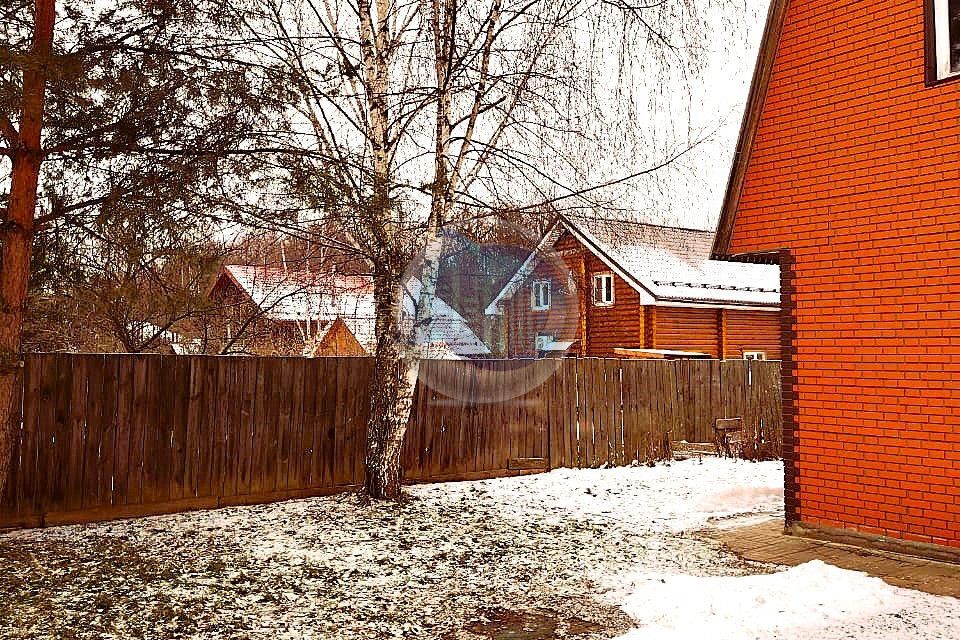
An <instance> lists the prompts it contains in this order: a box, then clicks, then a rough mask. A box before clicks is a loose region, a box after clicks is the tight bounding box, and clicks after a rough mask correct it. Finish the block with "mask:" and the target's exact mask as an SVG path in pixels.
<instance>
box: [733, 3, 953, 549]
mask: <svg viewBox="0 0 960 640" xmlns="http://www.w3.org/2000/svg"><path fill="white" fill-rule="evenodd" d="M777 249H786V250H787V251H788V253H789V256H790V262H791V264H790V271H791V278H792V280H793V281H792V283H791V287H790V288H791V291H790V292H789V296H790V298H791V302H790V303H791V305H792V309H791V310H790V314H791V317H790V324H791V325H792V336H791V340H790V342H791V344H790V347H791V348H792V356H791V360H792V362H791V363H790V368H791V370H792V371H791V376H792V379H791V380H790V383H791V384H790V385H789V388H790V393H791V394H792V396H793V397H792V398H791V402H790V405H791V406H792V408H793V411H794V412H795V415H794V416H793V418H794V428H795V434H794V436H795V438H794V443H795V447H794V449H795V450H794V456H795V459H794V460H793V461H791V463H790V465H791V466H792V467H793V474H794V481H795V483H796V486H797V487H798V489H797V494H796V496H793V497H794V498H795V499H796V504H795V508H794V509H793V510H794V511H795V514H794V515H795V517H796V518H797V519H799V520H802V521H803V522H806V523H810V524H813V525H822V526H831V527H841V528H847V529H854V530H858V531H861V532H864V533H869V534H879V535H889V536H894V537H898V538H902V539H907V540H913V541H919V542H927V543H934V544H942V545H949V546H954V547H960V81H953V82H945V83H942V84H939V85H935V86H926V85H925V83H924V11H923V1H922V0H909V1H906V2H903V1H897V0H881V1H878V2H871V3H866V2H838V1H835V0H834V1H827V0H793V1H792V2H790V5H789V8H788V11H787V15H786V19H785V24H784V28H783V32H782V36H781V39H780V44H779V49H778V52H777V56H776V59H775V62H774V66H773V71H772V76H771V82H770V85H769V89H768V92H767V97H766V101H765V104H764V108H763V112H762V116H761V119H760V125H759V129H758V130H757V135H756V138H755V143H754V147H753V150H752V153H751V156H750V160H749V163H748V166H747V172H746V179H745V182H744V187H743V191H742V193H741V198H740V203H739V208H738V213H737V218H736V224H735V227H734V232H733V236H732V241H731V246H730V253H741V252H753V251H761V250H777ZM785 406H786V405H785ZM788 493H789V491H788ZM788 498H790V496H788Z"/></svg>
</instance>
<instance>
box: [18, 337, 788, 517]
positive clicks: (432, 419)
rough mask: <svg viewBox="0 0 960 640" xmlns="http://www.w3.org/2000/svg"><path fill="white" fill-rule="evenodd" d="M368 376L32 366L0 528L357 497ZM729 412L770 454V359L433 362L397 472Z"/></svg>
mask: <svg viewBox="0 0 960 640" xmlns="http://www.w3.org/2000/svg"><path fill="white" fill-rule="evenodd" d="M372 373H373V363H372V360H370V359H368V358H317V359H303V358H254V357H229V358H227V357H214V356H156V355H114V354H110V355H103V354H39V355H31V356H28V357H27V358H26V362H25V367H24V369H23V371H22V374H21V376H20V379H19V381H18V388H17V389H18V393H19V394H20V396H19V397H20V398H21V402H18V403H17V411H16V412H15V417H14V423H13V425H12V426H13V431H12V432H13V460H12V463H11V468H10V474H9V477H8V481H7V483H6V487H5V490H4V492H3V494H2V496H0V527H11V526H36V525H38V524H43V523H44V522H46V523H66V522H85V521H93V520H104V519H110V518H116V517H130V516H137V515H144V514H148V513H163V512H171V511H178V510H183V509H189V508H205V507H212V506H214V507H215V506H218V505H227V504H248V503H255V502H263V501H269V500H276V499H283V498H288V497H302V496H307V495H320V494H324V493H331V492H335V491H341V490H344V489H347V488H353V487H356V486H358V485H359V484H360V483H362V481H363V459H364V455H365V426H366V421H367V417H368V415H369V406H368V404H367V395H368V394H367V391H368V388H369V384H370V379H371V377H372ZM734 417H739V418H742V421H743V424H744V428H745V429H747V430H751V431H750V432H751V433H754V434H756V435H757V442H759V443H760V444H761V445H762V446H763V447H764V449H765V450H766V451H774V452H776V451H779V447H780V446H781V442H780V441H781V435H780V429H781V422H780V378H779V365H778V364H777V363H763V362H745V361H727V362H719V361H685V362H679V361H678V362H667V361H637V360H624V361H621V360H612V359H557V360H538V361H531V360H526V361H520V360H489V361H475V362H461V361H425V362H423V363H422V370H421V383H420V384H418V386H417V389H416V391H415V396H414V403H413V411H412V415H411V421H410V425H409V428H408V431H407V435H406V439H405V442H404V449H403V455H402V463H403V467H404V473H405V479H406V480H407V481H413V482H428V481H435V480H455V479H472V478H482V477H498V476H507V475H517V474H522V473H535V472H537V471H541V470H544V469H547V468H556V467H598V466H601V465H624V464H631V463H633V462H635V461H645V460H650V459H655V458H657V457H662V456H664V455H666V454H667V452H668V451H667V449H668V445H669V440H671V439H673V440H681V439H685V440H688V441H691V442H704V441H711V440H712V439H713V424H714V422H715V421H716V420H717V419H718V418H734Z"/></svg>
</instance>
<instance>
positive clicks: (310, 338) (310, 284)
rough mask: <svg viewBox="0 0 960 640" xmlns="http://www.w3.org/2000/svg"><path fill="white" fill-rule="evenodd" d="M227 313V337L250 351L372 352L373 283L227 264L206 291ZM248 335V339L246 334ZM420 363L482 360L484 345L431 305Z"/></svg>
mask: <svg viewBox="0 0 960 640" xmlns="http://www.w3.org/2000/svg"><path fill="white" fill-rule="evenodd" d="M407 291H408V295H407V296H406V297H405V298H404V309H403V311H404V313H403V315H404V317H406V318H412V317H413V312H414V309H415V300H417V298H418V296H419V292H420V283H419V281H417V280H415V279H414V280H411V281H409V282H408V283H407ZM210 296H211V298H213V299H215V300H217V301H219V302H220V303H221V304H222V305H223V307H224V308H225V309H226V310H227V311H226V315H227V316H228V324H227V327H226V328H225V331H226V333H227V334H228V337H229V336H230V335H236V334H237V332H243V333H242V335H241V339H242V341H243V343H244V344H249V345H251V348H250V349H249V350H251V351H254V352H260V353H263V352H266V353H273V352H277V353H290V354H293V353H304V354H306V355H316V356H321V355H323V356H358V355H370V354H373V352H374V351H375V350H376V345H377V340H376V334H375V319H376V311H375V307H374V298H373V282H372V280H371V279H370V278H369V277H366V276H344V275H330V274H318V273H311V272H308V271H305V270H299V271H293V270H287V269H282V268H273V267H262V266H247V265H227V266H225V267H223V269H222V270H221V272H220V275H219V277H218V278H217V281H216V283H215V284H214V286H213V288H212V289H211V292H210ZM247 331H249V332H250V336H249V337H247V336H246V332H247ZM422 348H423V350H424V352H425V355H426V357H432V358H454V357H466V358H474V357H484V356H487V355H489V353H490V351H489V349H488V348H487V346H486V345H485V344H484V343H483V341H481V340H480V338H478V337H477V336H476V334H475V333H474V332H473V331H472V330H471V328H470V326H469V325H468V324H467V322H466V321H465V320H464V319H463V317H462V316H461V315H460V314H459V313H457V312H456V311H455V310H453V309H452V308H451V307H450V306H449V305H447V303H446V302H444V301H443V300H442V299H440V298H439V297H437V298H435V299H434V302H433V315H432V321H431V323H430V335H429V341H428V344H426V345H422Z"/></svg>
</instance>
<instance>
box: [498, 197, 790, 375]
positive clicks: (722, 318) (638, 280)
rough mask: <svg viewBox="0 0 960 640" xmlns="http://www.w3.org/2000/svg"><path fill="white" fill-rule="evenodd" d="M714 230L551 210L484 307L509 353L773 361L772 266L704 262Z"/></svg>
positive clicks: (776, 318) (775, 283) (776, 337)
mask: <svg viewBox="0 0 960 640" xmlns="http://www.w3.org/2000/svg"><path fill="white" fill-rule="evenodd" d="M712 243H713V233H712V232H710V231H702V230H697V229H682V228H676V227H665V226H656V225H650V224H643V223H639V222H628V221H616V220H603V219H597V218H591V217H585V216H571V215H562V216H559V217H558V218H557V220H556V222H555V223H554V224H553V225H552V226H551V228H550V229H549V230H548V231H547V233H546V234H545V236H544V238H543V240H542V241H541V242H540V245H539V246H538V248H537V250H535V251H534V252H533V253H532V254H531V255H530V256H529V257H528V259H527V260H526V262H524V264H523V265H522V266H521V268H520V269H519V270H518V271H517V273H516V274H515V275H514V277H513V278H512V279H511V280H510V281H509V282H508V283H507V284H506V286H505V287H504V288H503V290H502V291H501V292H500V293H499V294H498V295H497V296H496V297H495V298H494V300H493V301H492V302H491V303H490V305H489V306H488V307H487V313H488V314H491V315H498V316H500V318H501V323H500V325H501V328H500V334H501V339H500V350H501V352H503V353H505V354H506V355H509V356H511V357H516V356H527V355H535V354H538V353H539V354H542V353H543V352H550V351H565V352H567V353H571V354H577V355H581V356H601V357H602V356H618V357H668V358H673V357H711V358H743V357H747V358H758V359H771V360H774V359H779V358H780V315H779V313H778V312H779V305H780V293H779V286H780V282H779V281H780V275H779V270H778V268H777V267H776V266H770V265H760V264H736V263H731V262H725V261H718V260H710V259H709V257H710V248H711V246H712Z"/></svg>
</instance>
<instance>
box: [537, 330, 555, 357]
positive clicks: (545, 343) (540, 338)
mask: <svg viewBox="0 0 960 640" xmlns="http://www.w3.org/2000/svg"><path fill="white" fill-rule="evenodd" d="M552 343H553V335H548V334H545V333H539V334H537V337H536V339H535V340H534V346H535V347H536V350H537V353H540V352H542V351H546V350H547V349H548V348H549V347H550V345H551V344H552Z"/></svg>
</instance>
